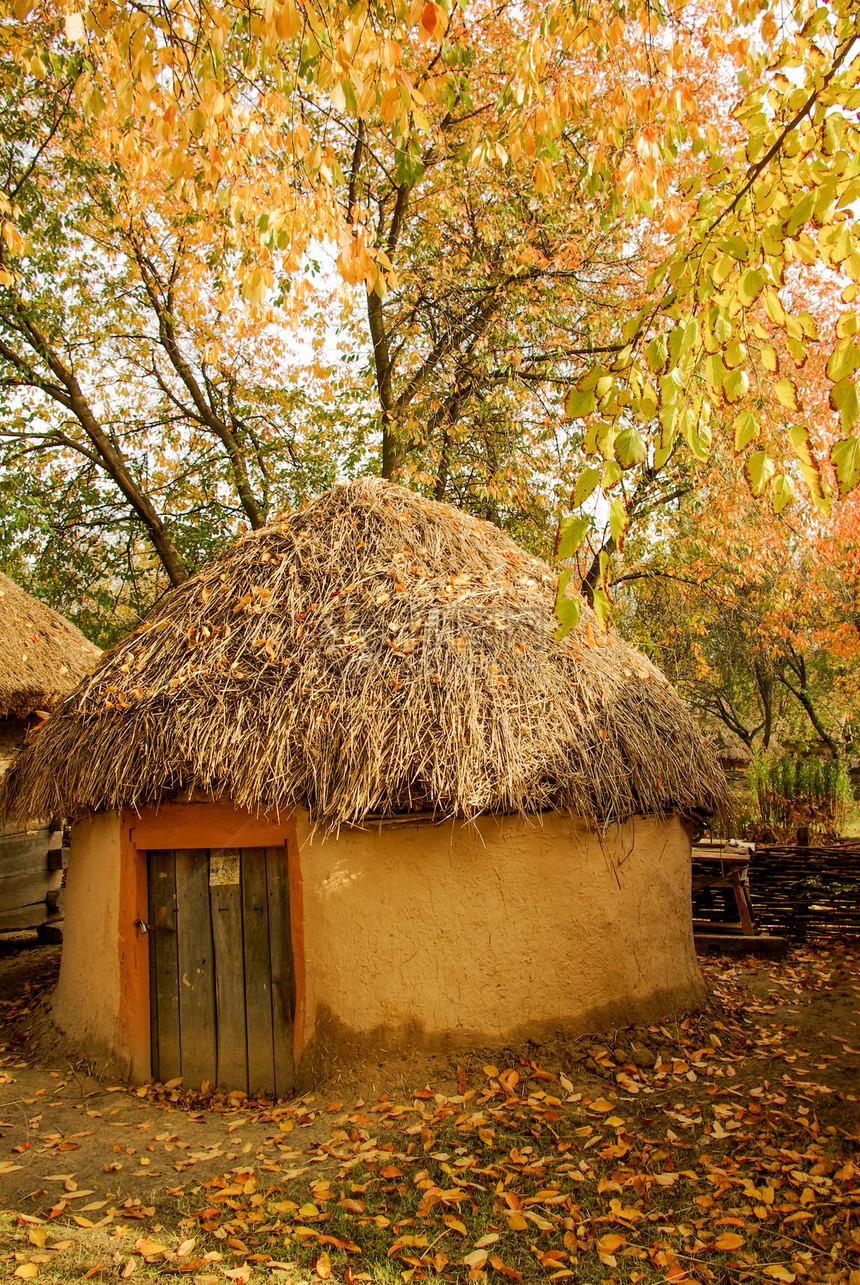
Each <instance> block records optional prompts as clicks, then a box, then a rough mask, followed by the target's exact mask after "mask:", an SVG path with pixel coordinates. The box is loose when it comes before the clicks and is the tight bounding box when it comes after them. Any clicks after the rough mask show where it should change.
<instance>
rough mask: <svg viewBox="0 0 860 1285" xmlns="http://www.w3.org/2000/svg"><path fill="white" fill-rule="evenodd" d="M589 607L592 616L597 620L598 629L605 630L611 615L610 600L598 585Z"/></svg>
mask: <svg viewBox="0 0 860 1285" xmlns="http://www.w3.org/2000/svg"><path fill="white" fill-rule="evenodd" d="M591 605H592V607H593V608H594V614H595V616H596V617H597V619H598V622H599V624H600V628H601V629H605V628H606V626H607V624H608V623H609V617H610V616H611V615H612V599H611V598H610V597H609V594H608V593H607V592H606V590H605V589H603V588H602V587H601V586H600V585H598V586H597V588H596V589H595V590H594V598H593V600H592V603H591Z"/></svg>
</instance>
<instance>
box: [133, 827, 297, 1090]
mask: <svg viewBox="0 0 860 1285" xmlns="http://www.w3.org/2000/svg"><path fill="white" fill-rule="evenodd" d="M147 862H148V871H149V927H150V948H149V960H150V1013H151V1047H152V1074H153V1076H154V1078H155V1079H157V1080H161V1081H165V1080H172V1079H174V1078H176V1077H177V1076H182V1078H183V1080H184V1083H185V1085H186V1087H188V1088H196V1087H199V1086H200V1085H201V1084H202V1083H203V1081H204V1080H209V1081H210V1082H211V1083H212V1084H213V1085H219V1086H221V1087H223V1088H227V1089H242V1090H244V1091H245V1092H246V1093H258V1092H259V1093H268V1094H275V1095H277V1096H278V1097H283V1096H284V1095H285V1094H288V1093H291V1092H292V1090H293V1087H294V1083H295V1068H294V1064H293V1012H294V1009H295V981H294V972H293V956H292V947H291V938H290V893H289V880H288V876H287V850H286V848H232V849H220V850H214V849H213V850H212V851H210V850H208V849H205V848H185V849H172V850H164V849H160V850H157V851H150V852H148V853H147Z"/></svg>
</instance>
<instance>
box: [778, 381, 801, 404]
mask: <svg viewBox="0 0 860 1285" xmlns="http://www.w3.org/2000/svg"><path fill="white" fill-rule="evenodd" d="M773 391H774V392H775V393H776V397H777V401H779V402H780V403H781V404H782V405H783V406H785V408H786V410H791V411H796V410H797V409H798V400H797V389H796V388H795V386H794V384H793V383H792V382H791V380H790V379H780V380H777V382H776V383H775V384H774V386H773Z"/></svg>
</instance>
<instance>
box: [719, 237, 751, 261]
mask: <svg viewBox="0 0 860 1285" xmlns="http://www.w3.org/2000/svg"><path fill="white" fill-rule="evenodd" d="M723 244H724V245H725V248H726V249H727V250H728V252H729V254H730V255H731V256H732V258H733V259H748V258H749V256H750V247H749V242H748V241H746V240H744V238H743V237H742V236H740V235H739V234H738V233H737V232H735V233H734V235H733V236H730V237H729V239H728V241H725V242H724V243H723Z"/></svg>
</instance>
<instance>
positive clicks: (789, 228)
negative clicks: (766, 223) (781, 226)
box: [785, 188, 818, 236]
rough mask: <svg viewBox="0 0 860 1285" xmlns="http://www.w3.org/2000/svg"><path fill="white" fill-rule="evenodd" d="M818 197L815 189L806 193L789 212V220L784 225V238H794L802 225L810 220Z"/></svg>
mask: <svg viewBox="0 0 860 1285" xmlns="http://www.w3.org/2000/svg"><path fill="white" fill-rule="evenodd" d="M817 196H818V190H817V188H816V189H815V190H814V191H812V192H807V193H806V195H805V196H802V197H801V198H800V200H799V201H798V202H797V205H795V207H794V209H793V210H792V212H791V218H790V219H789V220H788V222H787V223H786V225H785V233H786V236H794V234H795V232H797V231H798V230H799V229H800V228H802V227H803V225H804V223H807V222H808V221H809V219H811V218H812V211H813V210H814V209H815V201H816V198H817Z"/></svg>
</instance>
